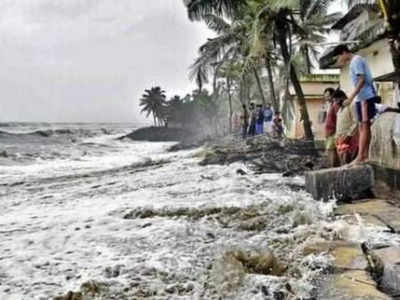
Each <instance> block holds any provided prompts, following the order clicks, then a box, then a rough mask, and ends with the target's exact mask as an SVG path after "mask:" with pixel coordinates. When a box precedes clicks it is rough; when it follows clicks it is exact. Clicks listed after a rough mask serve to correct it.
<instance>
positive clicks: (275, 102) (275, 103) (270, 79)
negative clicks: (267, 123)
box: [266, 58, 279, 111]
mask: <svg viewBox="0 0 400 300" xmlns="http://www.w3.org/2000/svg"><path fill="white" fill-rule="evenodd" d="M266 67H267V71H268V82H269V88H270V90H271V95H272V105H273V107H274V110H275V111H279V103H278V100H277V98H276V95H275V85H274V80H273V76H272V68H271V62H270V61H269V59H268V58H267V63H266Z"/></svg>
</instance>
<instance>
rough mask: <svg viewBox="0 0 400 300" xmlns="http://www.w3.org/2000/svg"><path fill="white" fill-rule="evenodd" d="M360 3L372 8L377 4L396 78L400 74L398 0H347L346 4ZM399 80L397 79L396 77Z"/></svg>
mask: <svg viewBox="0 0 400 300" xmlns="http://www.w3.org/2000/svg"><path fill="white" fill-rule="evenodd" d="M355 5H362V6H364V7H366V8H372V7H373V6H376V5H378V6H379V8H380V10H381V12H382V14H383V16H384V18H385V25H386V33H387V36H388V38H389V40H390V49H391V52H392V59H393V65H394V68H395V72H396V74H397V78H399V76H400V75H399V74H400V22H399V20H398V19H399V12H400V1H398V0H348V6H349V8H350V7H353V6H355ZM398 81H399V79H398Z"/></svg>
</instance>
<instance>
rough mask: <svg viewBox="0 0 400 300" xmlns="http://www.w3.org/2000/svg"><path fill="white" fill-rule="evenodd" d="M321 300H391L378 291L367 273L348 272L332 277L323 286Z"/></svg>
mask: <svg viewBox="0 0 400 300" xmlns="http://www.w3.org/2000/svg"><path fill="white" fill-rule="evenodd" d="M321 291H322V292H321V294H320V295H318V296H319V299H324V300H350V299H351V300H354V299H363V300H389V299H392V298H391V297H389V296H388V295H386V294H384V293H382V292H381V291H379V290H378V288H377V284H376V282H375V281H374V280H373V279H372V278H371V276H370V275H369V273H368V272H367V271H347V272H344V273H342V274H337V275H334V276H332V277H331V278H330V279H329V280H328V281H327V282H326V283H324V284H323V286H322V289H321Z"/></svg>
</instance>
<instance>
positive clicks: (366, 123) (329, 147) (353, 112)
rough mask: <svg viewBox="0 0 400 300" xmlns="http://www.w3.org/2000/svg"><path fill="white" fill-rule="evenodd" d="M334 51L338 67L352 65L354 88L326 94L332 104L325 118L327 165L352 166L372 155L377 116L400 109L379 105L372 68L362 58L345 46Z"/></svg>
mask: <svg viewBox="0 0 400 300" xmlns="http://www.w3.org/2000/svg"><path fill="white" fill-rule="evenodd" d="M334 52H335V53H334V54H335V56H337V64H338V65H339V66H341V67H343V66H345V65H349V70H350V71H349V76H350V78H351V82H352V84H353V90H352V91H351V93H350V94H349V95H346V93H345V92H344V91H342V90H341V89H336V90H335V89H333V88H328V89H326V90H325V93H324V98H325V99H326V100H327V102H328V104H329V108H328V111H327V116H326V119H325V137H326V151H327V158H328V166H329V167H337V166H340V165H349V166H352V165H356V164H360V163H363V162H366V161H367V160H368V158H369V144H370V140H371V124H372V122H373V121H374V120H375V118H377V116H378V115H379V114H382V113H384V112H398V113H400V109H399V108H391V107H387V106H386V105H383V104H380V102H381V99H380V97H379V96H378V95H377V93H376V90H375V87H374V83H373V77H372V74H371V71H370V69H369V66H368V64H367V62H366V60H365V59H364V58H363V57H361V56H359V55H355V54H353V53H352V52H351V51H350V50H349V49H348V47H347V46H346V45H339V46H337V47H336V48H335V50H334Z"/></svg>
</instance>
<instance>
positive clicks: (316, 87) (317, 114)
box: [286, 81, 339, 140]
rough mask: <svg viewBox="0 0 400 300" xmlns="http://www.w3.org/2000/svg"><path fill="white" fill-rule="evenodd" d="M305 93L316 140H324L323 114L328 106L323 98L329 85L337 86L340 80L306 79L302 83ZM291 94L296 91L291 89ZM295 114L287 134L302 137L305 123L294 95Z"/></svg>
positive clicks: (290, 136) (294, 137)
mask: <svg viewBox="0 0 400 300" xmlns="http://www.w3.org/2000/svg"><path fill="white" fill-rule="evenodd" d="M301 85H302V88H303V92H304V95H305V97H306V103H307V110H308V114H309V116H310V121H311V122H312V130H313V133H314V137H315V139H316V140H324V139H325V132H324V123H323V122H321V114H322V113H323V112H324V111H326V109H327V106H326V105H325V101H324V99H323V92H324V90H325V89H326V88H328V87H333V88H337V87H338V85H339V83H338V82H311V81H306V82H302V83H301ZM290 92H291V95H292V96H293V95H294V91H293V90H291V91H290ZM293 98H294V99H293V102H294V114H295V117H294V119H293V120H292V122H291V126H290V130H286V135H287V136H288V137H289V138H293V139H300V138H302V137H303V136H304V130H303V124H302V122H300V119H301V117H300V109H299V107H298V105H297V100H296V97H295V96H293Z"/></svg>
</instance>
